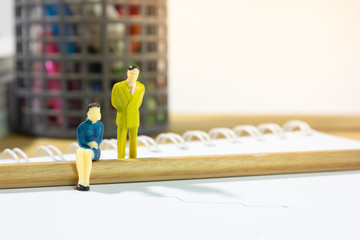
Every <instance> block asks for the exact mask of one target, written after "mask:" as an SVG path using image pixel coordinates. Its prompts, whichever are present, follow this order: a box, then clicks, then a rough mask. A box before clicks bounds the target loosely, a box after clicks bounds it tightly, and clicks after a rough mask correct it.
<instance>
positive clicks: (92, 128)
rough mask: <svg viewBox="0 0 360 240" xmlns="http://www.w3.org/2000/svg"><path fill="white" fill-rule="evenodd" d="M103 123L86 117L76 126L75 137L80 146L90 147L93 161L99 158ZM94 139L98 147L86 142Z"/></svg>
mask: <svg viewBox="0 0 360 240" xmlns="http://www.w3.org/2000/svg"><path fill="white" fill-rule="evenodd" d="M103 132H104V124H103V123H102V122H101V121H97V122H96V123H92V122H91V120H89V119H88V118H87V119H86V121H84V122H82V123H81V124H80V125H79V126H78V128H77V139H78V143H79V146H80V147H81V148H86V149H91V150H93V152H94V158H93V159H92V160H93V161H95V160H99V159H100V153H101V151H100V144H101V142H102V139H103ZM92 141H95V142H96V143H97V144H98V146H99V147H98V148H97V149H96V148H91V147H90V146H89V145H88V143H89V142H92Z"/></svg>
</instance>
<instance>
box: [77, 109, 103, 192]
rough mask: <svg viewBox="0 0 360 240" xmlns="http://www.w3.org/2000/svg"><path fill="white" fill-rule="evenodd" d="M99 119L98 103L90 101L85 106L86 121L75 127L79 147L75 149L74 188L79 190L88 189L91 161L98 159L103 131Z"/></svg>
mask: <svg viewBox="0 0 360 240" xmlns="http://www.w3.org/2000/svg"><path fill="white" fill-rule="evenodd" d="M100 119H101V113H100V106H99V104H97V103H91V104H89V105H88V107H87V119H86V121H84V122H82V123H81V124H80V125H79V126H78V128H77V139H78V143H79V146H80V147H79V148H78V150H77V151H76V168H77V171H78V174H79V182H78V184H77V185H76V189H77V190H79V191H89V190H90V173H91V167H92V161H96V160H99V159H100V153H101V152H100V144H101V141H102V139H103V133H104V124H103V123H102V122H101V121H100Z"/></svg>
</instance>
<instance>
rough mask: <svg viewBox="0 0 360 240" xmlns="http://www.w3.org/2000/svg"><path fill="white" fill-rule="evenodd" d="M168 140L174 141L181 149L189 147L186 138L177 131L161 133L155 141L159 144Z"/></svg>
mask: <svg viewBox="0 0 360 240" xmlns="http://www.w3.org/2000/svg"><path fill="white" fill-rule="evenodd" d="M166 140H169V141H171V142H173V143H174V144H175V145H176V146H177V147H179V148H180V149H183V150H185V149H188V146H187V145H186V143H185V141H184V139H183V138H182V137H181V136H180V135H178V134H176V133H161V134H160V135H158V136H157V137H156V138H155V142H156V143H157V144H162V143H165V142H166Z"/></svg>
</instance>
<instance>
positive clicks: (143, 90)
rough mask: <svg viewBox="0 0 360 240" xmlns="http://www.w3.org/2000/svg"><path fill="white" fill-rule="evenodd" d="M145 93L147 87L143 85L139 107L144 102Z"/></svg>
mask: <svg viewBox="0 0 360 240" xmlns="http://www.w3.org/2000/svg"><path fill="white" fill-rule="evenodd" d="M144 94H145V87H142V89H141V93H140V98H139V102H138V106H137V107H138V108H140V106H141V104H142V101H143V98H144Z"/></svg>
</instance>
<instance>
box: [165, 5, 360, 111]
mask: <svg viewBox="0 0 360 240" xmlns="http://www.w3.org/2000/svg"><path fill="white" fill-rule="evenodd" d="M168 3H169V19H168V20H169V44H170V49H169V50H170V52H169V63H170V72H169V73H170V76H169V78H170V81H171V82H170V110H171V112H172V113H230V114H237V113H243V114H357V115H359V114H360V1H359V0H252V1H248V0H221V1H219V0H217V1H215V0H182V1H178V0H169V2H168Z"/></svg>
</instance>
